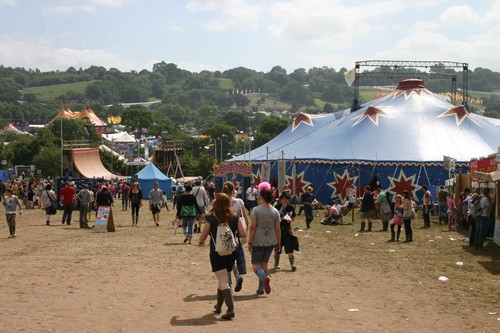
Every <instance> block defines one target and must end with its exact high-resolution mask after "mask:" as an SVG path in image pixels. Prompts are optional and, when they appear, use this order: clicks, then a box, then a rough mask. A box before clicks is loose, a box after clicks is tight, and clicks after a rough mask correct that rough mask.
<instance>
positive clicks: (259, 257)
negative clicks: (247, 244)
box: [252, 245, 275, 265]
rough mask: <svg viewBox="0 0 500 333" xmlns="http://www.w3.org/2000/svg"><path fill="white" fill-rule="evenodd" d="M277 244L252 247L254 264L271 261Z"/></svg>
mask: <svg viewBox="0 0 500 333" xmlns="http://www.w3.org/2000/svg"><path fill="white" fill-rule="evenodd" d="M274 248H275V246H274V245H272V246H254V247H253V248H252V265H259V264H262V263H265V262H269V258H271V254H272V253H273V250H274Z"/></svg>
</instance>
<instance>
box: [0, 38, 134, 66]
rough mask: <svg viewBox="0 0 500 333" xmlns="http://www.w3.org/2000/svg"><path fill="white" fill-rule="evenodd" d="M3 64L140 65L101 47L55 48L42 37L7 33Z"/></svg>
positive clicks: (0, 52) (0, 51) (1, 47)
mask: <svg viewBox="0 0 500 333" xmlns="http://www.w3.org/2000/svg"><path fill="white" fill-rule="evenodd" d="M0 63H1V64H3V65H4V66H9V67H24V68H31V69H35V68H38V69H40V70H41V71H49V70H66V69H67V68H69V67H71V66H73V67H75V68H79V67H82V68H88V67H90V66H92V65H96V66H104V67H106V68H111V67H114V68H118V69H120V70H122V71H129V70H131V69H138V67H137V64H135V63H133V62H131V61H129V60H127V59H124V58H121V57H119V56H116V55H114V54H111V53H108V52H105V51H102V50H96V49H88V50H77V49H70V48H64V47H60V48H53V47H51V46H50V45H48V44H47V43H46V42H45V41H43V40H31V41H29V42H25V41H20V40H18V39H17V38H11V37H8V36H0ZM140 69H143V68H140Z"/></svg>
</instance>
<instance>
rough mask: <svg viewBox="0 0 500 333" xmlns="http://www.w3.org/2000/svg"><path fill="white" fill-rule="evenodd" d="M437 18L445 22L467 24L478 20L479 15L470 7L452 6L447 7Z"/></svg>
mask: <svg viewBox="0 0 500 333" xmlns="http://www.w3.org/2000/svg"><path fill="white" fill-rule="evenodd" d="M439 18H440V19H441V20H442V21H444V22H445V23H446V24H454V25H455V24H459V25H463V24H467V23H471V22H472V23H475V22H479V20H480V16H479V14H478V12H476V11H475V10H474V9H473V8H472V7H470V6H467V5H463V6H452V7H449V8H447V9H446V10H445V11H444V12H443V13H442V14H441V15H440V16H439Z"/></svg>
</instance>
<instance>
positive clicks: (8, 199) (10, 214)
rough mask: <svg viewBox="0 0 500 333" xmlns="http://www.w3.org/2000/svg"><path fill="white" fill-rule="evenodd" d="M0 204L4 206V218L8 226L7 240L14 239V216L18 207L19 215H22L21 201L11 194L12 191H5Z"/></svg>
mask: <svg viewBox="0 0 500 333" xmlns="http://www.w3.org/2000/svg"><path fill="white" fill-rule="evenodd" d="M2 204H3V205H4V206H5V217H6V219H7V224H8V225H9V232H10V235H9V238H14V237H16V214H17V207H19V215H21V214H22V213H23V211H22V209H23V207H22V206H21V201H19V199H18V198H17V197H16V196H15V195H14V194H13V192H12V189H10V188H8V189H6V190H5V195H4V197H3V198H2Z"/></svg>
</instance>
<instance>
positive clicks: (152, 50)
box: [0, 0, 500, 73]
mask: <svg viewBox="0 0 500 333" xmlns="http://www.w3.org/2000/svg"><path fill="white" fill-rule="evenodd" d="M499 55H500V1H498V0H475V1H464V0H453V1H451V0H450V1H448V0H411V1H410V0H409V1H406V0H381V1H377V0H345V1H341V0H281V1H275V0H192V1H181V0H0V65H3V66H6V67H24V68H26V69H36V68H38V69H40V70H42V71H47V70H56V69H59V70H66V69H67V68H68V67H70V66H73V67H75V68H77V69H78V68H80V67H82V68H84V69H85V68H88V67H89V66H91V65H97V66H104V67H105V68H107V69H109V68H113V67H114V68H118V69H119V70H121V71H130V70H136V71H140V70H142V69H147V70H152V65H153V64H154V63H157V62H161V61H165V62H167V63H170V62H171V63H174V64H177V65H178V66H179V67H180V68H183V69H186V70H189V71H191V72H199V71H201V70H210V71H213V70H220V71H224V70H227V69H231V68H235V67H240V66H243V67H246V68H250V69H255V70H258V71H264V72H268V71H269V70H271V68H272V67H274V66H276V65H280V66H282V67H284V68H285V69H286V70H287V71H288V72H289V73H291V72H293V70H295V69H297V68H305V69H306V70H307V69H310V68H312V67H323V66H327V67H332V68H335V69H336V70H340V69H341V68H342V67H345V68H348V69H351V68H353V67H354V62H355V61H360V60H446V61H457V62H467V63H469V66H470V68H471V69H474V68H476V67H483V68H489V69H491V70H493V71H497V72H500V56H499Z"/></svg>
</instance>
